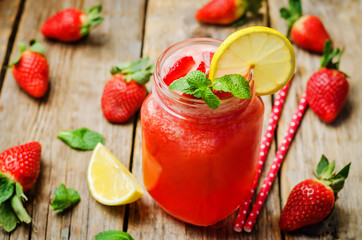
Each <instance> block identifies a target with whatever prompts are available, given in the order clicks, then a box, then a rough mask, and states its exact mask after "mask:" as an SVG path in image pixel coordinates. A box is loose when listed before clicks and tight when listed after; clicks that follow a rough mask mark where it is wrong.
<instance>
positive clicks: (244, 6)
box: [195, 0, 262, 25]
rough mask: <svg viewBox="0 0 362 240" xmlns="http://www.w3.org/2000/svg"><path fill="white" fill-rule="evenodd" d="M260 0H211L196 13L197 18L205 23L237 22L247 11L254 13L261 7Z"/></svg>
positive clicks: (222, 23)
mask: <svg viewBox="0 0 362 240" xmlns="http://www.w3.org/2000/svg"><path fill="white" fill-rule="evenodd" d="M261 2H262V1H260V0H211V1H210V2H208V3H207V4H206V5H204V6H203V7H202V8H200V9H199V10H198V11H197V12H196V15H195V18H196V19H197V20H198V21H200V22H203V23H211V24H220V25H226V24H230V23H233V22H235V21H236V20H238V19H239V18H241V17H242V16H244V14H245V13H246V12H247V11H251V12H253V13H254V14H256V13H257V12H258V10H259V9H260V7H261Z"/></svg>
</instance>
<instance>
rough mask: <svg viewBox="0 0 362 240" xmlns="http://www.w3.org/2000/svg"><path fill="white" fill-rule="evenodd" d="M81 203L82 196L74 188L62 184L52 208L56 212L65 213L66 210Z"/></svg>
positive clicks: (56, 193)
mask: <svg viewBox="0 0 362 240" xmlns="http://www.w3.org/2000/svg"><path fill="white" fill-rule="evenodd" d="M79 201H80V196H79V194H78V192H77V191H76V190H74V189H72V188H66V187H65V185H64V184H60V186H59V187H58V189H57V191H56V192H55V196H54V199H53V201H52V203H51V207H52V208H53V210H55V211H57V210H60V211H63V210H64V209H67V208H69V207H70V206H72V205H74V204H76V203H78V202H79Z"/></svg>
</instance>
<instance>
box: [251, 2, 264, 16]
mask: <svg viewBox="0 0 362 240" xmlns="http://www.w3.org/2000/svg"><path fill="white" fill-rule="evenodd" d="M247 2H248V11H249V12H251V13H252V14H254V15H256V14H258V13H259V9H260V8H261V6H262V3H263V0H252V1H250V0H249V1H247Z"/></svg>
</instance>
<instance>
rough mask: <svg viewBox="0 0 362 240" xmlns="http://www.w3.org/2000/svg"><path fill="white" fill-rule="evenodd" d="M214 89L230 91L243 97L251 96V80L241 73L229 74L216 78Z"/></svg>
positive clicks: (236, 95) (248, 97)
mask: <svg viewBox="0 0 362 240" xmlns="http://www.w3.org/2000/svg"><path fill="white" fill-rule="evenodd" d="M213 89H214V90H217V91H223V92H229V93H231V94H233V95H234V96H235V97H238V98H242V99H250V98H251V91H250V85H249V82H248V81H246V79H245V78H244V77H243V76H241V75H240V74H229V75H225V76H223V77H221V78H216V79H215V80H214V82H213Z"/></svg>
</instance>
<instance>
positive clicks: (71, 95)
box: [0, 0, 145, 239]
mask: <svg viewBox="0 0 362 240" xmlns="http://www.w3.org/2000/svg"><path fill="white" fill-rule="evenodd" d="M97 3H98V1H95V0H94V1H93V0H89V1H88V0H87V1H75V0H74V1H55V0H54V1H42V2H41V3H39V1H35V0H28V1H26V4H25V7H24V15H23V17H22V20H21V22H20V26H19V32H18V35H17V39H16V42H18V41H28V40H30V39H32V38H34V37H36V38H38V39H39V40H40V41H41V42H43V43H45V46H46V48H47V54H46V56H47V59H48V61H49V65H50V91H49V93H48V94H47V96H46V97H45V98H43V99H41V100H36V99H33V98H31V97H29V96H28V95H26V94H25V93H24V92H23V91H22V90H21V89H20V88H19V87H18V86H17V84H16V83H15V81H14V79H13V77H12V75H11V74H10V72H9V71H8V73H9V74H7V76H6V78H5V81H4V86H3V91H2V94H1V96H0V104H1V110H0V121H1V122H2V124H1V126H0V129H1V130H0V132H1V133H2V134H1V141H0V149H6V148H8V147H10V146H13V145H18V144H22V143H25V142H28V141H31V140H38V141H40V143H41V144H42V147H43V151H42V165H41V174H40V177H39V180H38V183H37V185H36V187H35V188H34V189H33V190H32V191H31V193H30V201H29V202H28V204H27V208H28V210H29V211H31V213H32V214H31V215H32V218H33V223H32V225H30V226H25V225H21V226H20V227H18V228H17V229H16V230H15V231H14V232H13V233H12V234H11V239H45V238H46V239H93V237H94V235H96V234H97V233H98V232H100V231H104V230H109V229H118V230H122V227H123V218H124V212H125V207H124V206H122V207H106V206H103V205H101V204H99V203H97V202H96V201H95V200H94V199H93V198H92V197H91V196H90V194H89V191H88V184H87V176H86V171H87V167H88V162H89V159H90V156H91V152H81V151H75V150H72V149H71V148H69V147H67V146H66V145H65V144H64V143H62V142H61V141H60V140H58V139H57V138H56V135H57V133H58V132H59V131H60V130H61V129H75V128H79V127H88V128H90V129H93V130H95V131H98V132H100V133H102V134H103V135H104V136H105V138H106V146H107V147H108V148H109V149H110V150H111V151H112V152H113V153H114V154H115V155H116V156H117V157H118V158H119V160H120V161H122V162H123V164H124V165H125V166H128V164H129V161H130V156H131V147H132V136H133V120H130V121H129V122H128V123H127V124H122V125H115V124H109V123H108V122H107V121H106V120H105V119H104V117H103V114H102V111H101V107H100V99H101V95H102V91H103V86H104V84H105V82H106V81H107V80H108V79H109V78H110V74H109V70H110V67H111V65H113V64H116V63H117V62H120V61H128V60H134V59H138V58H139V56H140V54H141V42H142V32H143V18H144V3H145V1H144V0H138V1H131V0H129V1H117V0H112V1H105V2H103V15H104V16H105V21H104V22H103V23H102V24H101V25H100V26H99V27H98V28H97V29H95V30H94V31H93V32H92V33H91V35H90V36H89V37H87V38H85V39H83V40H81V41H80V42H78V43H74V44H64V43H59V42H55V41H49V40H46V39H44V38H43V37H42V36H41V33H40V32H39V28H40V26H41V24H42V23H43V22H44V20H45V19H46V18H47V17H49V16H50V15H51V14H54V13H55V12H57V11H59V10H62V9H64V8H67V7H71V6H73V7H79V8H81V9H82V8H84V7H91V6H92V5H95V4H97ZM40 5H41V7H34V6H40ZM130 26H131V27H130ZM124 29H127V31H126V33H125V31H124ZM17 52H18V49H17V48H15V49H14V50H13V51H12V54H11V59H13V58H14V57H15V56H16V55H17ZM60 183H65V184H66V185H67V186H68V187H72V188H75V189H76V190H78V191H79V193H80V195H81V198H82V200H81V202H80V203H79V204H78V205H77V206H76V207H75V208H74V209H73V210H71V211H67V212H65V213H62V214H58V213H55V212H53V211H52V210H51V209H50V207H49V202H50V201H51V197H52V195H53V194H54V191H55V189H56V188H57V187H58V186H59V184H60ZM29 234H31V235H29Z"/></svg>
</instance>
